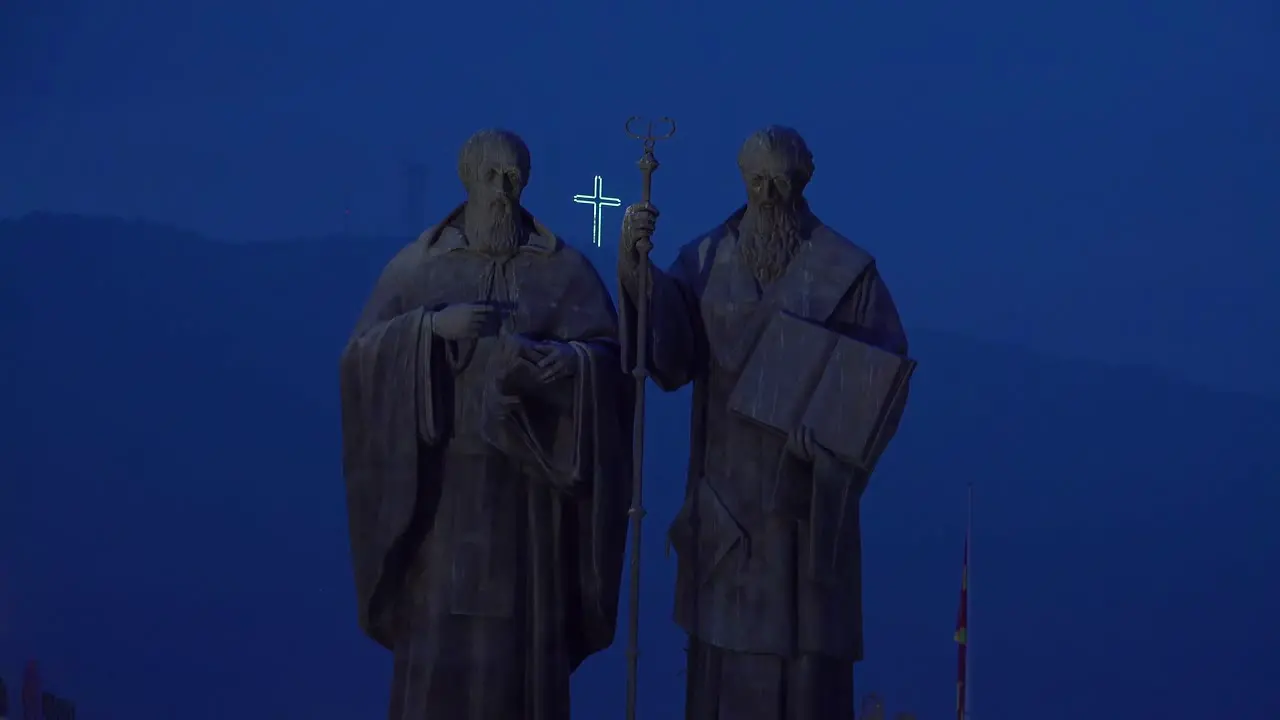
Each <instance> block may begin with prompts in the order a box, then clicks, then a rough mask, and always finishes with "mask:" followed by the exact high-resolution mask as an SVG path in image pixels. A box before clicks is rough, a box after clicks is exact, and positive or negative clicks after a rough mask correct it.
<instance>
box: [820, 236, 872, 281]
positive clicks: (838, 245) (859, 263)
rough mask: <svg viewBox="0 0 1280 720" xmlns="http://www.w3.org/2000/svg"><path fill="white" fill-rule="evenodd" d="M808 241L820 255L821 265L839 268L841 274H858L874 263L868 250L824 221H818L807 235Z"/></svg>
mask: <svg viewBox="0 0 1280 720" xmlns="http://www.w3.org/2000/svg"><path fill="white" fill-rule="evenodd" d="M809 242H810V243H811V244H812V245H813V247H814V250H816V251H817V254H818V255H819V256H820V258H821V262H820V264H821V266H824V267H828V268H831V269H835V268H839V269H841V270H842V272H841V273H840V274H841V275H849V274H852V275H853V276H854V277H857V276H860V275H862V273H863V272H865V271H866V270H867V269H868V268H870V267H872V266H874V265H875V263H876V259H875V256H873V255H872V254H871V253H870V252H869V251H867V250H866V249H864V248H862V247H861V246H859V245H858V244H856V243H854V242H853V241H852V240H850V239H849V238H847V237H845V236H844V235H841V234H840V233H839V232H836V230H835V229H834V228H832V227H831V226H830V225H827V224H826V223H822V222H819V224H818V226H817V227H816V228H815V229H814V230H813V232H812V233H811V234H810V235H809Z"/></svg>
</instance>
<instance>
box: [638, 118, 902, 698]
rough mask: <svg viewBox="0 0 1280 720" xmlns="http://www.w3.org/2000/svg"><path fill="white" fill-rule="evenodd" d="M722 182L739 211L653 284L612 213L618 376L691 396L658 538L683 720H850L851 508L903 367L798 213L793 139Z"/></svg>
mask: <svg viewBox="0 0 1280 720" xmlns="http://www.w3.org/2000/svg"><path fill="white" fill-rule="evenodd" d="M738 166H739V169H740V170H741V173H742V178H743V181H744V184H745V188H746V195H747V203H746V205H745V206H744V207H742V208H740V209H739V210H737V211H736V212H734V213H733V214H732V215H731V216H730V217H729V218H728V219H727V220H726V221H724V222H723V223H721V224H719V225H717V226H716V227H715V228H713V229H712V230H711V231H709V232H706V233H703V234H701V235H699V236H697V237H696V238H695V239H694V240H693V241H691V242H689V243H688V244H686V245H685V246H684V247H683V248H682V249H681V250H680V253H679V255H678V257H677V259H676V260H675V262H674V263H673V264H672V266H671V267H670V268H668V269H667V270H666V271H662V270H659V269H657V268H654V267H651V266H650V264H649V260H648V257H647V253H645V252H643V250H644V248H643V246H642V245H641V240H642V239H646V240H647V239H648V238H649V237H651V236H652V233H653V232H654V229H655V225H656V220H657V216H658V211H657V209H656V208H654V207H653V205H652V204H651V203H648V202H642V203H639V204H636V205H633V206H631V207H630V208H628V210H627V212H626V215H625V217H624V220H623V228H622V236H621V242H620V247H619V260H618V275H619V281H620V285H621V287H622V293H621V294H620V298H619V306H620V325H621V333H622V335H621V347H622V353H623V358H624V360H626V359H628V358H631V359H632V362H633V363H635V364H642V365H643V366H644V367H645V368H646V369H647V372H648V374H649V376H650V377H652V378H653V380H654V382H655V383H657V384H658V386H659V387H661V388H662V389H664V390H667V391H671V390H675V389H677V388H679V387H682V386H684V385H686V384H692V386H693V404H692V408H691V412H692V417H691V422H690V429H691V440H690V446H691V447H690V460H689V466H688V475H687V478H686V492H685V502H684V505H683V507H682V508H681V510H680V512H679V514H678V515H677V517H676V518H675V521H674V522H673V523H672V525H671V527H670V530H669V532H668V538H669V540H670V543H671V546H672V547H673V548H674V550H675V551H676V554H677V558H678V564H677V581H676V583H677V586H676V593H675V594H676V597H675V619H676V621H677V623H679V624H680V626H681V627H682V628H683V629H684V630H685V632H686V633H688V636H689V651H688V652H689V657H688V667H687V672H686V674H687V678H688V689H687V699H686V718H687V720H852V718H853V716H854V686H853V665H854V663H855V662H857V661H858V660H860V659H861V658H862V649H863V648H862V606H861V603H862V586H861V585H862V580H861V577H862V575H861V532H860V529H859V513H860V503H861V496H862V492H863V490H864V488H865V487H866V485H867V481H868V479H869V477H870V475H871V472H872V470H873V469H874V467H875V464H876V461H877V459H878V458H879V457H880V455H881V453H882V452H883V451H884V449H885V447H886V446H887V445H888V443H889V441H890V440H891V439H892V437H893V435H894V433H895V431H896V429H897V426H898V422H899V419H900V417H901V414H902V411H903V409H904V407H905V405H906V399H907V389H908V383H909V379H910V376H911V373H912V370H913V369H914V366H915V363H914V362H912V361H911V360H909V359H908V358H907V356H906V353H907V338H906V334H905V332H904V331H903V328H902V324H901V322H900V320H899V318H898V313H897V310H896V309H895V307H894V303H893V300H892V299H891V297H890V295H889V290H888V288H887V287H886V286H885V283H884V281H883V279H882V278H881V276H880V273H879V271H878V269H877V267H876V264H875V261H874V260H873V259H872V257H871V255H870V254H869V253H867V252H866V251H865V250H863V249H862V248H860V247H858V246H856V245H854V244H853V243H852V242H850V241H849V240H847V239H845V238H844V237H842V236H841V235H839V234H838V233H836V232H835V231H834V230H832V229H831V228H830V227H828V226H827V225H825V224H824V223H823V222H822V221H821V220H819V219H818V218H817V217H816V216H815V215H814V213H813V212H812V210H811V209H810V208H809V204H808V203H807V202H806V200H805V198H804V190H805V187H806V185H807V184H808V182H809V180H810V178H811V177H812V176H813V171H814V163H813V156H812V154H811V153H810V151H809V149H808V147H807V146H806V144H805V142H804V140H803V139H802V138H801V137H800V135H799V133H797V132H796V131H795V130H792V129H790V128H784V127H776V126H775V127H769V128H765V129H764V130H761V131H760V132H758V133H756V134H754V135H752V136H751V137H750V138H748V139H747V141H746V143H745V144H744V145H743V147H742V150H741V152H740V154H739V156H738ZM638 249H639V251H638ZM640 319H643V320H644V321H645V322H637V321H638V320H640Z"/></svg>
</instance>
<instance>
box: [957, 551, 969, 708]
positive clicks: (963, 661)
mask: <svg viewBox="0 0 1280 720" xmlns="http://www.w3.org/2000/svg"><path fill="white" fill-rule="evenodd" d="M955 637H956V644H957V645H958V647H957V649H956V720H964V695H965V691H966V690H967V689H968V688H967V687H966V683H967V681H968V660H969V538H968V536H967V535H966V537H965V539H964V570H963V572H962V574H961V575H960V609H959V610H957V611H956V636H955Z"/></svg>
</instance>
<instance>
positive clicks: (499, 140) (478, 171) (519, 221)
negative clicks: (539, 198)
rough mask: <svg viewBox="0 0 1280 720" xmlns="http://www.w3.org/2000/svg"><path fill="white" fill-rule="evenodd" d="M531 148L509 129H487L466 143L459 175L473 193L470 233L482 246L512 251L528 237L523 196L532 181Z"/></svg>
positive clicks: (466, 221) (467, 214) (469, 203)
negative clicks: (523, 209) (525, 235)
mask: <svg viewBox="0 0 1280 720" xmlns="http://www.w3.org/2000/svg"><path fill="white" fill-rule="evenodd" d="M529 170H530V163H529V148H528V146H526V145H525V144H524V141H523V140H521V139H520V136H518V135H516V134H515V133H513V132H510V131H508V130H481V131H480V132H478V133H476V134H474V135H472V136H471V137H470V138H469V139H468V140H467V142H466V143H464V144H463V145H462V152H461V153H459V156H458V178H459V179H460V180H462V186H463V187H464V188H465V189H466V191H467V206H466V210H465V213H464V218H463V223H464V228H463V230H464V232H465V233H466V236H467V239H468V240H469V241H470V242H471V244H472V246H473V247H475V248H476V249H479V250H481V251H485V252H491V253H493V254H499V255H502V254H509V253H510V252H512V251H514V250H515V248H516V246H518V245H519V243H520V241H521V240H522V236H523V233H524V232H525V231H526V230H527V229H526V228H525V227H524V221H523V213H522V212H520V195H521V193H523V192H524V189H525V187H526V186H528V184H529Z"/></svg>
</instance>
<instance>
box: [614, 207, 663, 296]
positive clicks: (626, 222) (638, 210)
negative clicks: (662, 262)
mask: <svg viewBox="0 0 1280 720" xmlns="http://www.w3.org/2000/svg"><path fill="white" fill-rule="evenodd" d="M657 223H658V208H656V207H654V206H653V205H651V204H649V203H636V204H635V205H632V206H631V207H629V208H627V212H626V214H625V215H623V217H622V237H621V238H620V239H619V241H618V277H619V279H620V280H621V281H622V284H623V287H624V289H625V290H627V291H628V292H632V291H633V290H634V283H635V277H636V272H637V270H638V269H639V268H640V261H641V257H640V253H639V252H637V251H636V243H637V242H638V241H639V240H640V238H650V237H653V231H654V229H655V228H656V227H657Z"/></svg>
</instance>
